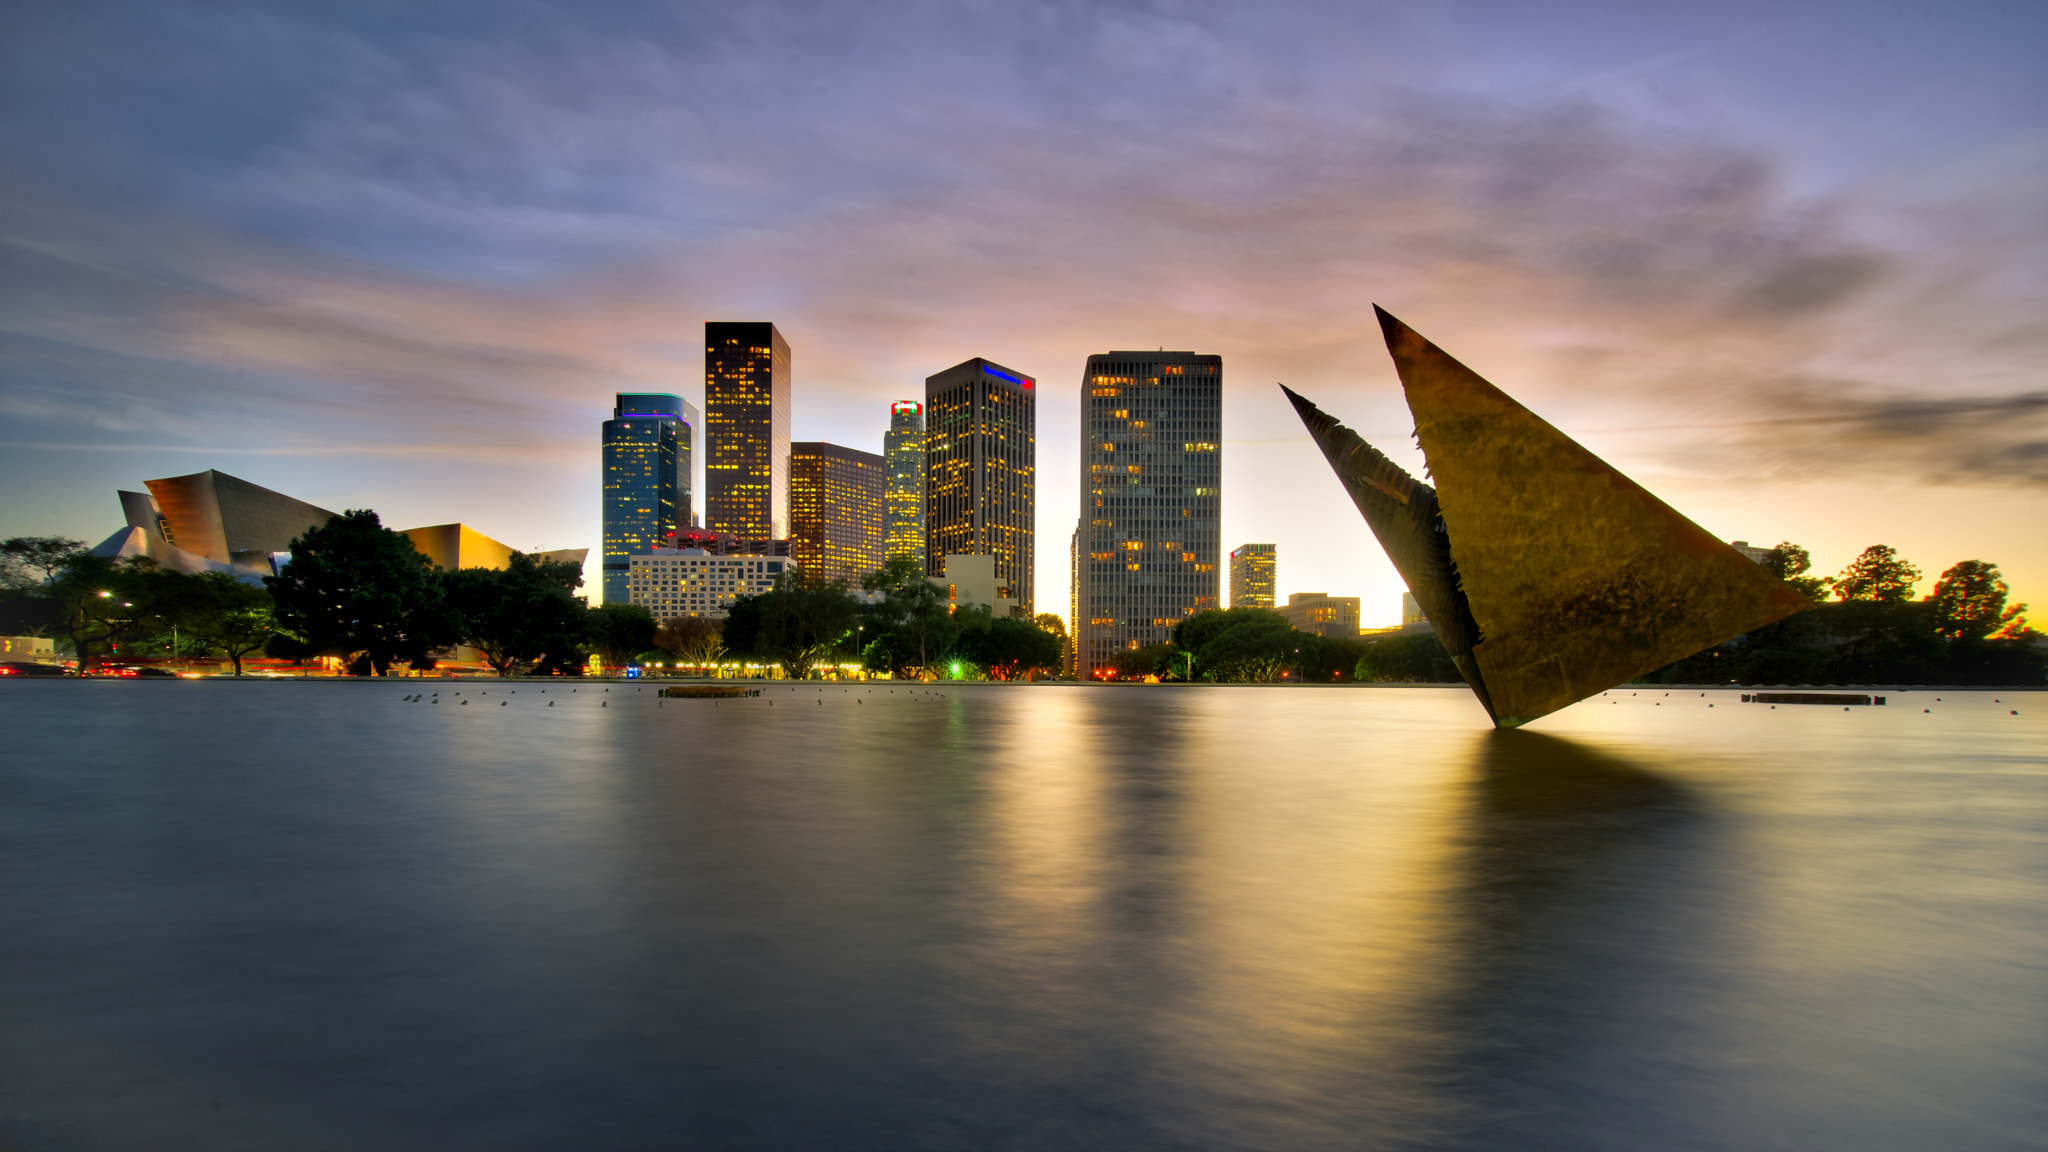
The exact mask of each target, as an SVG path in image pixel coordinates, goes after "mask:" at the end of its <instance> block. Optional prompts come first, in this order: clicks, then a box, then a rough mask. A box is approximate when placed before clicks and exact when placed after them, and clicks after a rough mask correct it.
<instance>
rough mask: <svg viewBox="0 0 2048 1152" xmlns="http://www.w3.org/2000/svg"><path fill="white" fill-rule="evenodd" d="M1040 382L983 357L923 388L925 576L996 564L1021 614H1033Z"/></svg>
mask: <svg viewBox="0 0 2048 1152" xmlns="http://www.w3.org/2000/svg"><path fill="white" fill-rule="evenodd" d="M1036 387H1037V382H1036V381H1034V380H1033V379H1032V378H1031V377H1029V376H1026V375H1024V374H1023V373H1021V372H1012V371H1011V370H1010V369H1008V368H1005V367H1003V366H1002V365H1000V364H996V363H994V362H992V361H988V360H983V359H981V358H980V357H976V358H975V359H973V360H969V361H967V362H966V363H964V364H956V365H954V366H953V367H951V368H948V369H946V370H945V371H944V372H941V373H939V374H938V375H936V376H927V377H925V381H924V411H925V424H924V430H925V513H924V515H925V571H926V572H928V573H929V574H931V575H933V576H941V575H944V574H945V565H946V556H947V555H948V554H955V555H971V556H993V557H995V563H996V583H997V585H998V586H999V587H1006V588H1008V589H1009V590H1010V597H1011V598H1012V599H1014V600H1016V601H1017V611H1018V612H1019V614H1021V615H1023V616H1026V617H1029V616H1030V615H1031V614H1032V612H1033V611H1034V609H1033V607H1032V598H1031V588H1032V570H1031V569H1032V565H1033V563H1035V561H1036V558H1037V552H1036V549H1035V547H1034V544H1033V541H1034V534H1033V519H1032V518H1033V495H1034V492H1035V476H1036V472H1037V467H1038V465H1037V460H1038V439H1037V437H1038V393H1037V392H1036V391H1035V390H1034V389H1035V388H1036Z"/></svg>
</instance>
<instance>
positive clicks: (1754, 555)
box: [1728, 540, 1772, 564]
mask: <svg viewBox="0 0 2048 1152" xmlns="http://www.w3.org/2000/svg"><path fill="white" fill-rule="evenodd" d="M1728 546H1729V547H1730V548H1733V549H1735V550H1736V551H1737V552H1740V553H1742V554H1743V555H1744V556H1747V557H1749V559H1750V560H1752V561H1754V562H1756V563H1758V564H1762V563H1763V562H1764V561H1766V560H1769V559H1770V558H1771V552H1772V549H1769V548H1758V547H1756V546H1755V545H1753V544H1751V543H1750V542H1749V541H1747V540H1730V541H1729V542H1728Z"/></svg>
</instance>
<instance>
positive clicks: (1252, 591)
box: [1230, 544, 1275, 608]
mask: <svg viewBox="0 0 2048 1152" xmlns="http://www.w3.org/2000/svg"><path fill="white" fill-rule="evenodd" d="M1274 565H1275V557H1274V548H1273V545H1271V544H1240V545H1238V546H1237V547H1235V548H1233V549H1231V550H1230V606H1231V607H1232V608H1271V607H1272V606H1273V584H1274V577H1275V573H1274Z"/></svg>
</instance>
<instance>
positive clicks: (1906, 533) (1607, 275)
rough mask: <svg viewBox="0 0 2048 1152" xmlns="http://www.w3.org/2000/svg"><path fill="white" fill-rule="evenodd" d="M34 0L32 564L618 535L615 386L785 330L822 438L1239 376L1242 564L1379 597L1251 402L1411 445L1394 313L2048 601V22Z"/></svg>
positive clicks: (1630, 423)
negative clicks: (1156, 372) (295, 510)
mask: <svg viewBox="0 0 2048 1152" xmlns="http://www.w3.org/2000/svg"><path fill="white" fill-rule="evenodd" d="M327 7H328V8H330V9H331V10H330V11H327V12H325V13H323V12H322V11H321V6H320V5H316V4H310V3H308V4H288V5H278V4H269V5H255V4H232V3H190V4H180V3H172V2H167V0H152V2H150V3H137V4H132V5H131V4H122V3H115V2H99V0H94V2H88V3H59V2H56V0H27V2H19V3H13V4H8V5H5V6H4V7H0V535H16V534H42V533H62V534H66V535H72V536H78V537H86V538H90V539H92V540H95V541H96V540H98V539H99V538H101V537H103V536H105V535H106V534H107V533H109V532H111V531H112V530H113V529H114V528H116V527H118V526H119V524H120V522H121V520H120V510H119V506H118V504H117V503H116V501H115V499H114V490H115V489H116V488H137V487H139V486H140V484H141V482H142V481H143V480H145V479H148V478H151V477H156V476H165V475H173V474H177V473H183V472H192V471H198V470H200V469H204V468H209V467H212V468H219V469H221V470H223V471H226V472H231V473H234V474H235V475H238V476H242V477H244V478H246V479H249V480H252V481H254V482H256V483H259V484H264V485H268V486H270V487H273V488H278V489H281V490H283V491H285V492H289V493H291V494H292V495H294V496H297V497H299V498H301V499H304V500H309V501H312V502H314V503H316V504H321V505H324V506H326V507H329V508H336V509H340V508H345V507H348V508H353V507H371V508H375V509H377V510H378V511H379V512H381V513H383V514H384V516H385V519H386V522H387V523H391V524H394V525H397V526H410V525H414V524H430V523H442V522H446V521H450V520H462V521H466V522H468V523H469V524H471V525H472V526H473V527H475V528H477V529H479V530H481V531H483V532H486V533H489V534H490V535H493V536H496V537H498V538H499V539H502V540H504V541H505V542H506V543H509V544H513V545H515V546H519V547H547V548H561V547H581V546H594V545H595V544H596V543H597V534H598V498H597V448H596V438H597V426H598V424H599V422H600V421H601V420H603V419H604V417H605V416H606V415H607V414H608V413H609V406H610V400H611V394H612V393H613V392H614V391H619V390H661V391H678V392H681V393H683V394H684V395H686V396H690V397H692V398H701V395H702V391H703V387H702V378H703V377H702V353H701V344H700V342H699V340H700V337H701V334H702V325H703V322H704V321H705V320H707V319H748V320H752V319H769V320H773V321H775V322H776V323H777V324H778V325H779V326H780V327H781V329H782V331H783V333H784V335H785V336H786V337H787V338H788V340H789V342H790V345H791V347H792V350H793V355H792V359H793V364H794V372H795V397H796V411H795V420H794V434H795V436H796V437H797V438H798V439H823V440H832V441H836V442H839V443H843V444H850V445H853V446H856V447H860V448H865V449H868V450H871V451H879V449H880V447H881V438H882V432H883V430H884V428H885V427H886V426H887V422H888V405H889V403H890V402H891V401H893V400H898V399H907V398H920V397H921V396H922V381H923V378H924V377H925V376H926V375H927V374H930V373H932V372H935V371H937V370H939V369H942V368H945V367H948V366H950V365H952V364H955V363H957V362H959V361H961V360H964V359H966V358H968V357H970V356H986V357H989V358H991V359H993V360H996V361H998V362H1000V363H1003V364H1007V365H1010V366H1012V367H1014V368H1017V369H1019V370H1021V371H1025V372H1028V373H1031V374H1033V375H1035V376H1037V377H1038V378H1039V380H1040V381H1041V387H1042V392H1041V394H1040V399H1039V405H1040V407H1039V422H1040V424H1039V427H1040V438H1039V445H1038V453H1039V455H1038V459H1039V503H1038V530H1039V550H1038V587H1039V597H1040V603H1039V607H1040V608H1041V609H1047V610H1055V611H1059V612H1062V613H1064V612H1065V609H1066V586H1067V537H1068V533H1069V532H1070V531H1071V529H1072V527H1073V524H1074V519H1075V513H1076V509H1077V503H1078V491H1077V488H1078V485H1077V482H1076V478H1075V474H1076V469H1077V455H1076V440H1077V437H1078V429H1079V423H1078V411H1079V408H1078V395H1079V390H1080V373H1081V368H1082V364H1083V362H1084V360H1085V358H1086V357H1087V355H1088V354H1089V353H1092V352H1102V351H1108V350H1111V349H1117V348H1155V347H1161V346H1163V347H1166V348H1175V349H1191V350H1194V351H1198V352H1204V353H1217V354H1220V355H1222V356H1223V358H1224V371H1225V379H1226V399H1225V411H1224V434H1225V444H1224V494H1225V498H1224V522H1223V532H1224V536H1225V544H1226V547H1228V546H1230V545H1234V544H1237V543H1240V542H1244V541H1262V542H1266V541H1269V542H1273V543H1276V544H1278V545H1279V548H1280V590H1281V592H1282V594H1283V595H1284V594H1285V593H1288V592H1293V591H1327V592H1332V593H1337V594H1348V595H1361V596H1364V597H1365V617H1366V621H1367V623H1369V624H1370V623H1387V622H1392V621H1394V620H1395V619H1397V618H1398V611H1399V592H1400V584H1399V581H1398V579H1397V578H1396V577H1395V576H1394V574H1393V571H1392V569H1391V568H1390V567H1388V565H1387V564H1386V561H1385V559H1384V558H1383V557H1382V556H1381V554H1380V552H1379V550H1378V548H1377V546H1376V545H1375V544H1374V543H1373V541H1372V539H1371V536H1370V534H1369V533H1368V532H1367V531H1366V529H1365V526H1364V524H1363V522H1362V521H1361V520H1360V519H1359V518H1358V516H1357V515H1356V513H1355V512H1353V511H1352V510H1351V508H1350V506H1349V504H1348V502H1347V501H1346V500H1345V499H1344V497H1343V495H1342V492H1341V490H1340V489H1339V487H1338V485H1337V482H1336V481H1335V480H1334V479H1333V478H1332V477H1331V475H1330V473H1329V470H1328V468H1327V467H1326V466H1325V465H1324V464H1323V462H1322V461H1321V459H1320V458H1319V457H1317V456H1316V455H1315V453H1314V449H1313V447H1312V445H1310V443H1309V442H1308V440H1307V438H1306V436H1305V435H1304V434H1303V433H1302V431H1301V428H1300V426H1299V424H1298V422H1297V421H1296V420H1295V418H1294V415H1293V413H1292V411H1291V410H1290V409H1289V408H1288V406H1287V405H1286V403H1285V402H1284V400H1283V398H1282V397H1281V395H1280V392H1279V390H1278V389H1276V388H1275V387H1274V386H1273V385H1274V383H1275V382H1276V381H1282V382H1285V383H1287V384H1288V385H1289V386H1291V387H1293V388H1295V389H1296V390H1297V391H1300V392H1301V393H1302V394H1303V395H1305V396H1307V397H1309V398H1310V399H1312V400H1314V401H1315V402H1316V403H1317V404H1319V405H1321V406H1322V407H1323V408H1325V409H1326V410H1328V411H1330V412H1331V413H1333V414H1334V415H1336V416H1337V417H1338V418H1339V419H1342V420H1344V421H1345V422H1346V423H1348V424H1350V425H1352V426H1353V427H1354V428H1357V429H1358V430H1359V431H1360V432H1362V433H1363V434H1364V435H1366V437H1367V438H1368V439H1371V440H1373V441H1374V442H1375V443H1376V444H1378V445H1379V446H1381V447H1382V448H1383V449H1385V450H1387V451H1388V452H1389V454H1390V455H1393V456H1395V458H1396V459H1397V460H1400V461H1402V462H1404V463H1406V464H1408V465H1410V466H1411V467H1416V468H1419V467H1420V459H1419V457H1418V456H1417V455H1416V454H1415V453H1414V451H1413V448H1412V442H1411V441H1409V440H1408V432H1409V428H1410V424H1409V420H1408V417H1407V413H1406V409H1405V408H1404V407H1403V405H1402V403H1401V399H1400V392H1399V388H1398V385H1397V383H1396V381H1395V379H1394V375H1393V370H1392V366H1391V364H1390V362H1389V361H1388V359H1387V356H1386V353H1385V350H1384V348H1383V346H1382V345H1381V344H1380V339H1379V334H1378V330H1377V328H1376V326H1375V324H1374V322H1373V319H1372V312H1371V308H1370V304H1371V303H1372V302H1375V301H1377V302H1379V303H1381V304H1383V305H1385V306H1386V307H1388V308H1389V309H1390V310H1392V311H1393V312H1394V313H1395V314H1396V315H1398V316H1400V317H1401V318H1402V319H1404V320H1406V321H1407V322H1408V323H1409V324H1411V325H1413V326H1414V327H1416V328H1417V329H1418V330H1420V331H1421V332H1422V333H1423V334H1424V335H1426V336H1428V337H1430V338H1431V339H1433V340H1435V341H1437V342H1438V343H1439V344H1441V345H1443V346H1444V347H1445V349H1446V350H1448V351H1449V352H1451V353H1452V354H1453V355H1455V356H1458V357H1460V358H1461V359H1463V360H1465V361H1466V362H1467V363H1468V364H1470V365H1472V366H1473V367H1474V368H1476V369H1477V370H1479V371H1480V372H1481V373H1483V374H1485V375H1487V376H1488V377H1489V378H1491V379H1492V380H1493V381H1494V382H1495V383H1496V384H1499V385H1501V386H1502V387H1503V388H1505V389H1507V390H1508V391H1509V392H1510V393H1512V394H1514V395H1516V396H1517V397H1519V398H1520V399H1522V400H1523V402H1525V403H1527V404H1528V405H1529V406H1530V407H1532V408H1534V409H1535V410H1536V411H1537V412H1538V413H1540V414H1541V415H1543V416H1545V417H1546V418H1548V419H1549V420H1550V421H1551V422H1552V423H1554V424H1557V425H1558V426H1559V427H1561V428H1563V429H1564V430H1565V431H1567V432H1568V433H1570V434H1572V435H1574V436H1576V437H1577V438H1579V439H1580V440H1581V441H1582V442H1584V443H1585V444H1587V445H1588V446H1589V447H1591V448H1592V449H1593V450H1594V451H1596V452H1599V453H1601V454H1602V455H1604V456H1606V458H1607V459H1608V460H1610V461H1612V462H1613V463H1615V464H1616V465H1617V466H1619V467H1621V468H1622V469H1623V470H1625V471H1627V472H1629V473H1630V474H1631V475H1633V476H1635V477H1636V479H1638V480H1639V481H1641V482H1643V483H1644V484H1645V485H1647V486H1648V487H1650V488H1651V489H1652V490H1653V491H1655V492H1657V493H1659V494H1660V495H1662V496H1663V497H1665V499H1667V500H1669V501H1670V502H1671V503H1673V504H1674V505H1675V506H1677V507H1678V508H1679V509H1680V510H1681V511H1683V512H1685V513H1686V514H1687V515H1689V516H1691V517H1692V518H1693V519H1695V520H1697V521H1699V522H1700V523H1701V524H1702V525H1704V526H1705V527H1707V528H1708V529H1709V530H1710V531H1713V532H1716V533H1718V534H1720V535H1722V536H1725V537H1731V538H1735V537H1739V538H1746V539H1748V540H1750V541H1752V542H1756V543H1761V544H1770V543H1775V542H1776V541H1778V540H1780V539H1791V540H1794V541H1799V542H1801V543H1804V544H1806V545H1807V546H1808V547H1810V548H1811V549H1812V550H1813V552H1814V555H1815V560H1816V562H1817V566H1818V567H1820V568H1822V569H1824V570H1826V571H1830V572H1832V571H1834V570H1837V569H1839V568H1840V567H1841V566H1842V565H1843V564H1844V563H1846V562H1847V561H1848V560H1849V559H1850V558H1851V557H1852V556H1853V555H1854V554H1855V553H1856V552H1857V551H1859V550H1861V549H1862V548H1863V547H1864V546H1865V545H1867V544H1871V543H1877V542H1884V543H1889V544H1892V545H1895V546H1897V547H1898V548H1899V549H1900V550H1901V551H1902V552H1903V553H1904V554H1905V555H1906V557H1907V558H1908V559H1910V560H1913V561H1914V562H1916V563H1918V564H1919V565H1920V566H1921V568H1922V569H1923V570H1925V571H1926V573H1927V578H1926V580H1924V581H1923V583H1922V591H1925V590H1926V588H1927V587H1928V586H1930V585H1931V583H1932V581H1933V578H1934V575H1935V574H1936V573H1938V572H1939V571H1940V569H1942V568H1943V567H1946V566H1947V565H1949V564H1951V563H1953V562H1955V561H1957V560H1961V559H1965V558H1982V559H1987V560H1993V561H1996V562H1998V563H2000V564H2001V565H2003V566H2004V568H2005V570H2006V572H2007V575H2008V577H2009V578H2010V579H2011V580H2012V582H2013V584H2014V586H2015V591H2016V592H2017V593H2018V594H2019V595H2020V596H2021V597H2022V598H2032V599H2034V600H2035V601H2036V602H2038V603H2042V606H2043V609H2044V611H2048V531H2044V530H2043V525H2048V373H2044V369H2043V365H2044V363H2048V355H2044V354H2048V310H2044V303H2048V291H2044V287H2048V285H2044V274H2048V259H2044V258H2048V196H2044V194H2043V191H2042V190H2043V188H2044V187H2048V179H2044V178H2048V134H2044V130H2043V129H2044V122H2048V68H2043V67H2042V66H2041V63H2040V58H2039V57H2040V45H2042V44H2043V43H2048V8H2043V7H2042V6H2040V5H2033V4H2018V3H2011V4H1988V3H1987V4H1977V5H1956V4H1933V3H1926V4H1897V3H1885V4H1877V3H1871V4H1797V3H1782V2H1773V3H1768V4H1765V3H1744V2H1735V3H1723V4H1717V5H1698V4H1689V5H1654V4H1651V5H1646V4H1643V3H1641V2H1640V0H1631V2H1615V3H1570V2H1566V3H1551V4H1542V5H1531V4H1521V3H1439V4H1401V3H1390V4H1378V5H1374V4H1369V3H1344V4H1338V3H1328V4H1320V5H1311V4H1291V5H1290V4H1274V3H1261V4H1256V5H1254V4H1243V5H1223V4H1205V3H1151V4H1105V3H1087V4H1081V3H1073V4H1058V3H1044V4H1032V3H1023V2H1018V0H1004V2H1000V3H985V4H977V3H938V2H932V3H922V4H918V3H905V4H891V3H871V4H860V5H849V4H828V3H816V4H794V3H786V4H774V3H745V4H721V5H709V4H705V5H682V4H669V5H656V4H609V5H606V4H594V3H576V4H567V3H564V4H547V3H523V2H521V0H489V2H479V3H432V2H424V0H407V2H403V3H390V4H382V3H364V2H353V3H348V4H334V5H330V6H327Z"/></svg>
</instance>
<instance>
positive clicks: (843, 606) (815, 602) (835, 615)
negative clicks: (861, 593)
mask: <svg viewBox="0 0 2048 1152" xmlns="http://www.w3.org/2000/svg"><path fill="white" fill-rule="evenodd" d="M755 600H756V601H757V602H758V606H759V610H760V613H761V630H760V634H759V635H758V636H757V638H756V640H755V649H756V650H757V651H759V652H761V653H763V654H764V655H768V656H770V657H772V658H774V659H777V660H779V661H781V662H782V665H783V667H784V668H785V669H787V670H788V672H789V675H790V678H791V679H794V680H807V679H809V678H810V675H811V672H812V670H813V669H815V668H816V667H817V664H818V661H819V660H821V659H822V658H823V657H824V656H825V655H826V654H827V653H829V652H830V651H831V650H832V649H833V648H835V647H837V646H838V645H839V642H840V641H842V640H844V639H846V638H847V637H848V636H851V635H852V634H853V627H854V621H855V620H857V619H858V618H859V616H860V602H859V601H857V600H855V599H854V598H853V597H851V596H849V595H847V594H846V591H845V590H844V589H843V588H838V587H834V586H832V585H829V584H826V583H824V582H822V581H820V580H818V579H817V578H816V577H812V576H808V575H803V574H792V573H784V574H783V575H782V576H781V577H780V578H779V579H777V580H776V582H775V587H773V588H771V589H769V590H768V591H767V592H765V593H763V594H762V595H760V596H757V597H755Z"/></svg>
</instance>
